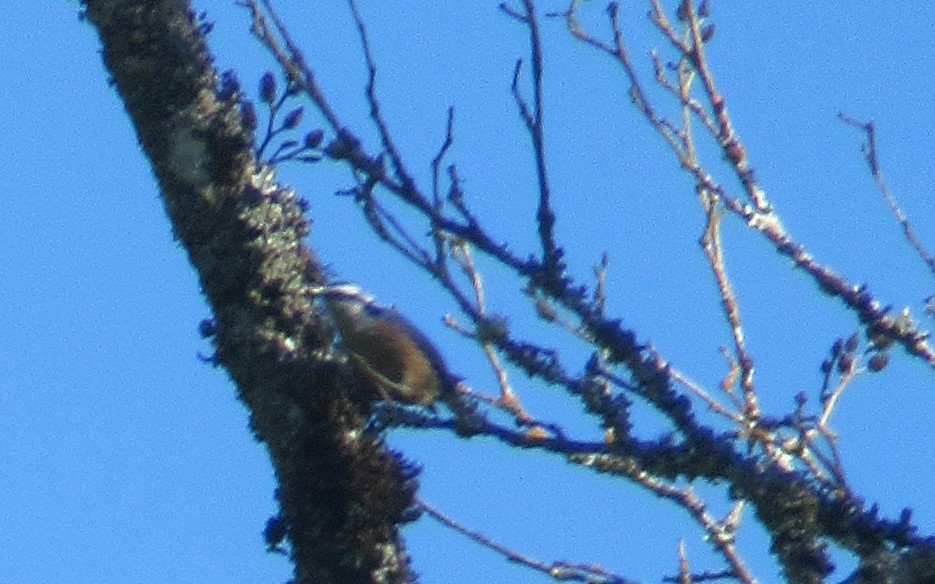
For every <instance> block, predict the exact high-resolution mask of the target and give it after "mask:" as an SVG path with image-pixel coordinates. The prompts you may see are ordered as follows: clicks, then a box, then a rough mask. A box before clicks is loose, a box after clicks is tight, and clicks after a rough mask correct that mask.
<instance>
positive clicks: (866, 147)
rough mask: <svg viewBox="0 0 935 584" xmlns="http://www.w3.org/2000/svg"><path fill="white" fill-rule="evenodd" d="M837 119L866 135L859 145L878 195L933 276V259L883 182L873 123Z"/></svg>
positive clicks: (849, 118) (934, 259) (934, 266)
mask: <svg viewBox="0 0 935 584" xmlns="http://www.w3.org/2000/svg"><path fill="white" fill-rule="evenodd" d="M838 118H839V119H840V120H841V121H843V122H844V123H845V124H848V125H850V126H853V127H855V128H858V129H860V130H863V131H864V132H865V133H866V135H867V141H866V142H865V143H864V144H863V145H861V150H862V151H863V153H864V158H865V159H866V160H867V166H869V167H870V174H872V175H873V180H874V181H875V182H876V183H877V188H879V189H880V194H881V195H883V200H884V201H886V205H887V206H888V207H889V208H890V212H891V213H893V216H894V217H896V221H898V222H899V225H900V226H901V227H902V228H903V236H904V237H905V238H906V241H908V242H909V245H911V246H912V248H913V249H914V250H915V251H916V253H917V254H919V257H921V258H922V261H923V262H925V265H926V266H928V269H929V271H930V272H932V275H935V257H932V254H930V253H929V252H928V250H927V249H925V245H924V244H923V243H922V241H921V240H920V239H919V237H918V236H917V235H916V232H915V230H914V229H913V228H912V225H910V224H909V218H908V217H907V216H906V214H905V213H903V211H902V209H901V208H900V207H899V204H898V203H897V202H896V197H894V196H893V195H892V194H891V193H890V189H889V187H888V186H887V185H886V181H885V180H883V171H882V170H881V169H880V161H879V159H878V158H877V134H876V127H875V126H874V124H873V122H860V121H858V120H856V119H855V118H852V117H851V116H849V115H847V114H845V113H844V112H841V113H839V114H838Z"/></svg>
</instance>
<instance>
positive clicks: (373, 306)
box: [309, 284, 451, 405]
mask: <svg viewBox="0 0 935 584" xmlns="http://www.w3.org/2000/svg"><path fill="white" fill-rule="evenodd" d="M309 292H310V294H311V295H313V296H317V297H321V298H323V299H324V301H325V305H326V306H327V307H328V312H330V313H331V316H332V318H333V319H334V324H335V326H336V327H337V329H338V332H339V333H340V334H341V346H342V348H343V349H344V351H345V352H346V353H347V355H348V357H349V358H350V360H351V362H352V363H353V364H354V365H355V366H356V367H357V368H358V370H359V371H360V372H361V373H363V374H364V375H366V376H367V377H369V378H370V379H371V380H372V381H374V383H376V385H377V387H378V388H380V390H381V393H382V394H383V398H384V400H386V401H393V400H396V401H400V402H404V403H407V404H419V405H432V404H433V403H434V402H435V400H436V399H437V398H438V396H439V393H440V392H442V391H444V390H445V389H448V387H449V386H450V385H451V381H450V380H451V377H450V376H449V375H448V372H447V369H446V368H445V364H444V362H443V361H442V358H441V355H440V354H439V352H438V350H437V349H436V348H435V346H434V345H433V344H432V342H431V341H429V339H428V338H427V337H426V336H425V335H424V334H423V333H422V331H420V330H419V329H417V328H416V327H415V326H414V325H413V324H412V323H410V322H409V321H408V320H406V318H405V317H403V316H402V315H401V314H399V312H397V311H396V309H395V308H392V307H386V306H380V305H379V304H377V303H376V301H375V300H374V299H373V298H372V297H371V296H369V295H367V294H366V293H364V292H363V291H362V290H361V289H360V288H358V287H357V286H354V285H350V284H342V285H334V286H322V287H316V288H312V289H311V290H310V291H309Z"/></svg>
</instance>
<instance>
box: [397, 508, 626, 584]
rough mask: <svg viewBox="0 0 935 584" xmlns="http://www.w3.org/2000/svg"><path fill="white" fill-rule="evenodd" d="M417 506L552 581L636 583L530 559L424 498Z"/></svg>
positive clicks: (603, 572)
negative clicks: (461, 521) (458, 520)
mask: <svg viewBox="0 0 935 584" xmlns="http://www.w3.org/2000/svg"><path fill="white" fill-rule="evenodd" d="M416 504H417V505H418V506H419V508H420V509H421V510H422V511H424V512H425V513H426V514H427V515H429V516H430V517H431V518H432V519H435V520H436V521H438V522H439V523H441V524H442V525H444V526H446V527H448V528H450V529H453V530H454V531H457V532H458V533H460V534H462V535H464V536H466V537H468V538H469V539H471V540H472V541H474V542H475V543H478V544H480V545H481V546H483V547H485V548H487V549H489V550H493V551H494V552H496V553H498V554H500V555H502V556H503V557H504V558H506V559H507V560H508V561H510V562H513V563H516V564H520V565H522V566H525V567H527V568H530V569H533V570H535V571H537V572H541V573H542V574H545V575H546V576H549V577H550V578H552V579H553V580H556V581H559V582H587V583H588V584H632V583H633V582H634V581H633V580H629V579H626V578H624V577H622V576H618V575H616V574H613V573H612V572H610V571H608V570H605V569H604V568H601V567H600V566H596V565H587V564H577V563H569V562H564V561H553V562H551V563H547V562H542V561H539V560H535V559H533V558H532V557H530V556H527V555H524V554H522V553H520V552H517V551H515V550H513V549H511V548H508V547H507V546H505V545H503V544H500V543H497V542H496V541H494V540H493V539H491V538H489V537H487V536H486V535H484V534H483V533H480V532H479V531H474V530H472V529H470V528H469V527H466V526H464V525H462V524H461V523H459V522H457V521H455V520H454V519H452V518H451V517H449V516H448V515H445V514H444V513H442V512H441V511H439V510H438V509H436V508H435V507H432V506H431V505H429V504H428V503H426V502H425V501H424V500H422V499H417V503H416Z"/></svg>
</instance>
